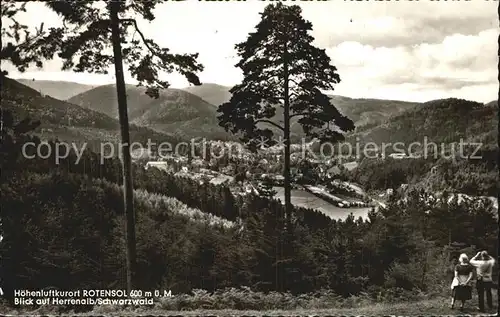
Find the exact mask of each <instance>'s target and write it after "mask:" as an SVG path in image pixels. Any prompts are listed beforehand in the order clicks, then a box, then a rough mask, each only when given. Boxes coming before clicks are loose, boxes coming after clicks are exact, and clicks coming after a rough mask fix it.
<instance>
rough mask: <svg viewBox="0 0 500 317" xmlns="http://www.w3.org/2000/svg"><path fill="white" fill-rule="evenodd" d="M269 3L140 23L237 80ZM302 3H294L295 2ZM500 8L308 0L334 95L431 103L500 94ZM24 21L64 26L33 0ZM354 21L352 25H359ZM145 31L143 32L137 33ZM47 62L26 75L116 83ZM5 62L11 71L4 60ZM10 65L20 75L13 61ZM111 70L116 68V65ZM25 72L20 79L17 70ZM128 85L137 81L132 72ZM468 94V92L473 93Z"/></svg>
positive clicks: (187, 11) (222, 80)
mask: <svg viewBox="0 0 500 317" xmlns="http://www.w3.org/2000/svg"><path fill="white" fill-rule="evenodd" d="M267 4H268V3H265V2H260V1H247V2H244V3H243V2H241V3H240V2H224V3H217V4H216V3H213V2H198V1H185V2H166V3H164V4H162V5H159V6H158V7H157V9H156V10H155V13H156V16H157V19H156V20H155V21H153V22H152V23H147V22H145V21H143V20H141V19H139V25H140V27H141V29H142V30H143V32H144V34H145V35H146V36H147V37H149V38H153V39H155V41H157V42H158V44H159V45H160V46H163V47H168V48H170V49H171V51H172V52H174V53H196V52H198V53H199V61H200V62H201V63H202V64H203V65H204V66H205V70H204V71H203V72H202V73H201V74H200V79H201V80H202V82H214V83H218V84H222V85H228V86H230V85H233V84H236V83H238V82H239V81H240V80H241V78H242V77H241V71H240V70H239V69H237V68H235V67H234V65H235V64H236V62H237V59H236V52H235V50H234V46H235V44H237V43H240V42H242V41H244V40H245V39H246V37H247V35H248V33H249V32H251V31H253V29H254V27H255V25H256V24H257V23H258V21H259V18H260V17H259V12H261V11H262V9H263V8H264V7H265V6H266V5H267ZM294 4H295V3H294ZM495 8H497V4H495V3H494V2H493V1H472V0H471V1H446V2H444V1H440V2H437V1H413V2H412V1H399V2H398V1H390V2H386V1H382V2H379V1H367V2H365V1H363V2H357V1H328V2H308V3H306V4H303V5H302V9H303V15H304V18H306V19H307V20H309V21H311V22H312V24H313V35H314V37H315V43H316V45H318V46H320V47H322V48H327V53H328V54H329V55H330V56H331V58H332V62H333V64H334V65H335V66H337V68H338V69H339V73H340V77H341V79H342V81H341V83H340V84H339V85H338V86H337V88H336V90H335V93H338V94H343V95H346V96H351V97H366V98H369V97H373V98H386V99H403V100H418V101H422V100H423V101H425V100H429V99H433V98H441V97H443V96H450V94H456V97H465V98H466V99H474V100H478V101H489V100H492V99H495V98H496V94H497V92H498V87H497V80H496V72H497V71H496V65H497V52H496V48H497V44H496V42H497V38H496V37H498V30H497V29H496V27H497V23H498V21H497V16H496V10H495ZM20 20H22V22H26V23H30V25H32V26H35V25H36V26H38V25H39V24H40V22H42V21H44V22H45V24H46V26H51V25H52V26H53V25H60V23H59V22H58V18H57V16H56V15H55V14H54V13H52V12H51V11H49V10H48V9H47V8H45V7H44V6H43V5H42V4H40V3H30V4H29V5H28V12H27V13H26V14H24V15H23V16H21V17H20ZM351 20H352V21H351ZM136 36H137V35H136ZM60 66H61V62H60V61H58V60H54V61H48V62H47V63H46V64H45V66H44V69H43V70H44V72H35V71H36V69H30V70H29V71H30V72H28V73H25V74H24V75H23V76H22V77H25V78H37V79H58V80H72V81H77V82H84V83H93V84H101V83H111V82H113V81H114V78H113V76H112V75H109V76H99V75H89V74H74V73H63V72H60ZM2 67H4V65H3V63H2ZM6 68H7V70H9V71H11V73H12V74H13V75H14V76H15V75H16V72H12V70H13V69H12V68H11V67H8V66H7V67H6ZM110 70H111V71H112V68H111V69H110ZM17 75H19V74H18V73H17ZM126 78H127V81H128V82H131V83H132V82H133V80H132V78H131V77H130V76H128V75H127V76H126ZM162 79H168V80H169V81H170V83H171V84H172V86H173V87H183V86H187V81H186V80H185V79H184V78H183V77H182V76H179V75H166V74H163V78H162ZM466 94H469V96H468V97H467V95H466Z"/></svg>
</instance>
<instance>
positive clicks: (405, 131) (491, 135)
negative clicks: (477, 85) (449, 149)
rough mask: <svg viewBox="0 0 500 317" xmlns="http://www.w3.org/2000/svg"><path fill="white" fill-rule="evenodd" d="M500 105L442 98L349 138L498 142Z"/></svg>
mask: <svg viewBox="0 0 500 317" xmlns="http://www.w3.org/2000/svg"><path fill="white" fill-rule="evenodd" d="M497 134H498V107H497V106H496V104H495V103H493V102H492V103H488V104H486V105H485V104H482V103H479V102H474V101H469V100H464V99H456V98H449V99H439V100H433V101H429V102H426V103H424V104H422V105H421V106H419V107H415V108H412V109H409V110H407V111H405V112H403V113H401V114H399V115H397V116H394V117H392V118H391V119H390V120H387V121H386V122H384V123H382V124H380V125H377V126H375V127H359V128H358V129H357V131H356V133H354V134H352V135H350V137H349V140H350V141H351V142H353V141H355V139H356V138H359V140H360V141H361V142H362V143H366V142H375V143H376V144H382V143H395V142H403V143H404V144H406V145H409V144H410V143H412V142H423V141H424V137H426V138H427V139H428V142H435V143H445V144H449V143H452V142H460V140H461V139H462V140H463V141H464V142H473V141H476V142H483V143H485V144H488V145H494V144H496V143H497Z"/></svg>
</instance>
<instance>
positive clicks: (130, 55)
mask: <svg viewBox="0 0 500 317" xmlns="http://www.w3.org/2000/svg"><path fill="white" fill-rule="evenodd" d="M162 2H164V1H159V0H157V1H139V2H136V1H106V2H104V8H105V9H104V10H103V9H102V8H99V6H98V5H96V4H97V2H87V1H80V2H67V1H50V2H47V3H46V5H47V6H48V7H49V8H50V9H52V10H53V11H54V12H56V13H57V14H58V15H59V16H61V17H62V20H63V23H64V27H61V28H51V29H49V31H48V32H45V33H42V34H41V35H40V36H41V39H40V40H37V41H34V43H33V44H30V45H29V49H30V50H34V51H36V52H41V53H43V54H41V56H43V57H44V58H46V59H51V58H53V56H54V54H55V52H58V56H59V57H60V58H61V59H62V60H63V67H62V70H73V71H74V72H90V73H97V74H107V73H108V69H109V67H110V66H111V65H114V66H115V76H116V84H117V85H116V86H117V96H118V108H119V119H120V126H121V136H122V144H121V146H122V155H123V182H124V208H125V213H126V215H127V246H128V247H127V281H128V283H127V288H128V289H129V290H131V289H132V288H133V285H134V283H135V279H136V272H135V257H136V256H135V216H134V209H133V191H132V188H133V186H132V170H131V157H130V149H129V146H130V136H129V129H128V125H129V122H128V114H127V99H126V91H125V81H124V74H123V73H124V70H123V63H125V64H126V65H127V66H128V70H129V72H130V73H131V75H132V76H133V77H134V78H135V79H136V80H137V81H138V83H139V85H140V86H146V87H147V90H146V94H147V95H149V96H151V97H154V98H158V97H159V90H160V89H164V88H168V86H169V84H168V82H166V81H163V80H161V79H159V72H165V73H171V72H172V71H177V72H179V73H181V74H182V75H184V76H185V77H186V79H187V80H188V81H189V82H190V83H192V84H194V85H201V83H200V81H199V79H198V77H197V76H196V75H195V74H194V73H195V72H198V71H201V70H203V66H202V65H200V64H198V63H197V62H196V59H197V57H198V54H186V55H180V54H172V53H170V52H169V50H168V49H167V48H161V47H160V46H159V45H158V44H156V43H155V42H154V41H153V40H151V39H148V38H146V37H145V36H144V34H143V33H142V32H141V30H140V28H139V27H138V23H137V21H136V20H135V19H134V18H129V17H127V16H140V17H142V18H144V19H145V20H147V21H153V20H154V19H155V15H154V14H153V10H154V8H155V7H156V5H157V4H159V3H162ZM131 31H133V32H134V33H137V34H138V35H139V37H140V40H138V39H135V38H134V37H133V36H131V35H132V33H131ZM110 39H111V40H110ZM109 48H112V49H113V51H112V53H107V49H109ZM25 51H26V50H25ZM77 56H78V57H79V59H78V61H77V62H76V63H75V59H76V57H77ZM28 61H30V59H28ZM37 66H41V62H37ZM18 68H19V69H20V70H21V71H22V70H23V68H22V67H18Z"/></svg>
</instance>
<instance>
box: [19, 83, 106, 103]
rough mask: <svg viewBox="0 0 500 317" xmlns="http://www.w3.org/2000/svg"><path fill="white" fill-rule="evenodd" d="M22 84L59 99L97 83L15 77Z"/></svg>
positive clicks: (64, 98)
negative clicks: (87, 83)
mask: <svg viewBox="0 0 500 317" xmlns="http://www.w3.org/2000/svg"><path fill="white" fill-rule="evenodd" d="M15 80H16V81H18V82H20V83H21V84H23V85H26V86H28V87H30V88H33V89H35V90H36V91H38V92H42V93H43V94H45V95H48V96H51V97H53V98H56V99H59V100H66V99H68V98H71V97H73V96H75V95H78V94H80V93H82V92H84V91H87V90H90V89H92V88H94V87H97V86H98V85H95V86H93V85H84V84H79V83H74V82H69V81H51V80H33V79H15Z"/></svg>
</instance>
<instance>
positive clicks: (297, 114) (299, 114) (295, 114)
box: [290, 112, 311, 119]
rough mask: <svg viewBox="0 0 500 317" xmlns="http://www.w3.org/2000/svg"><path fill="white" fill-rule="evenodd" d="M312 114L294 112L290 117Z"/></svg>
mask: <svg viewBox="0 0 500 317" xmlns="http://www.w3.org/2000/svg"><path fill="white" fill-rule="evenodd" d="M309 114H311V113H310V112H299V113H294V114H292V115H290V119H291V118H294V117H298V116H306V115H309Z"/></svg>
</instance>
